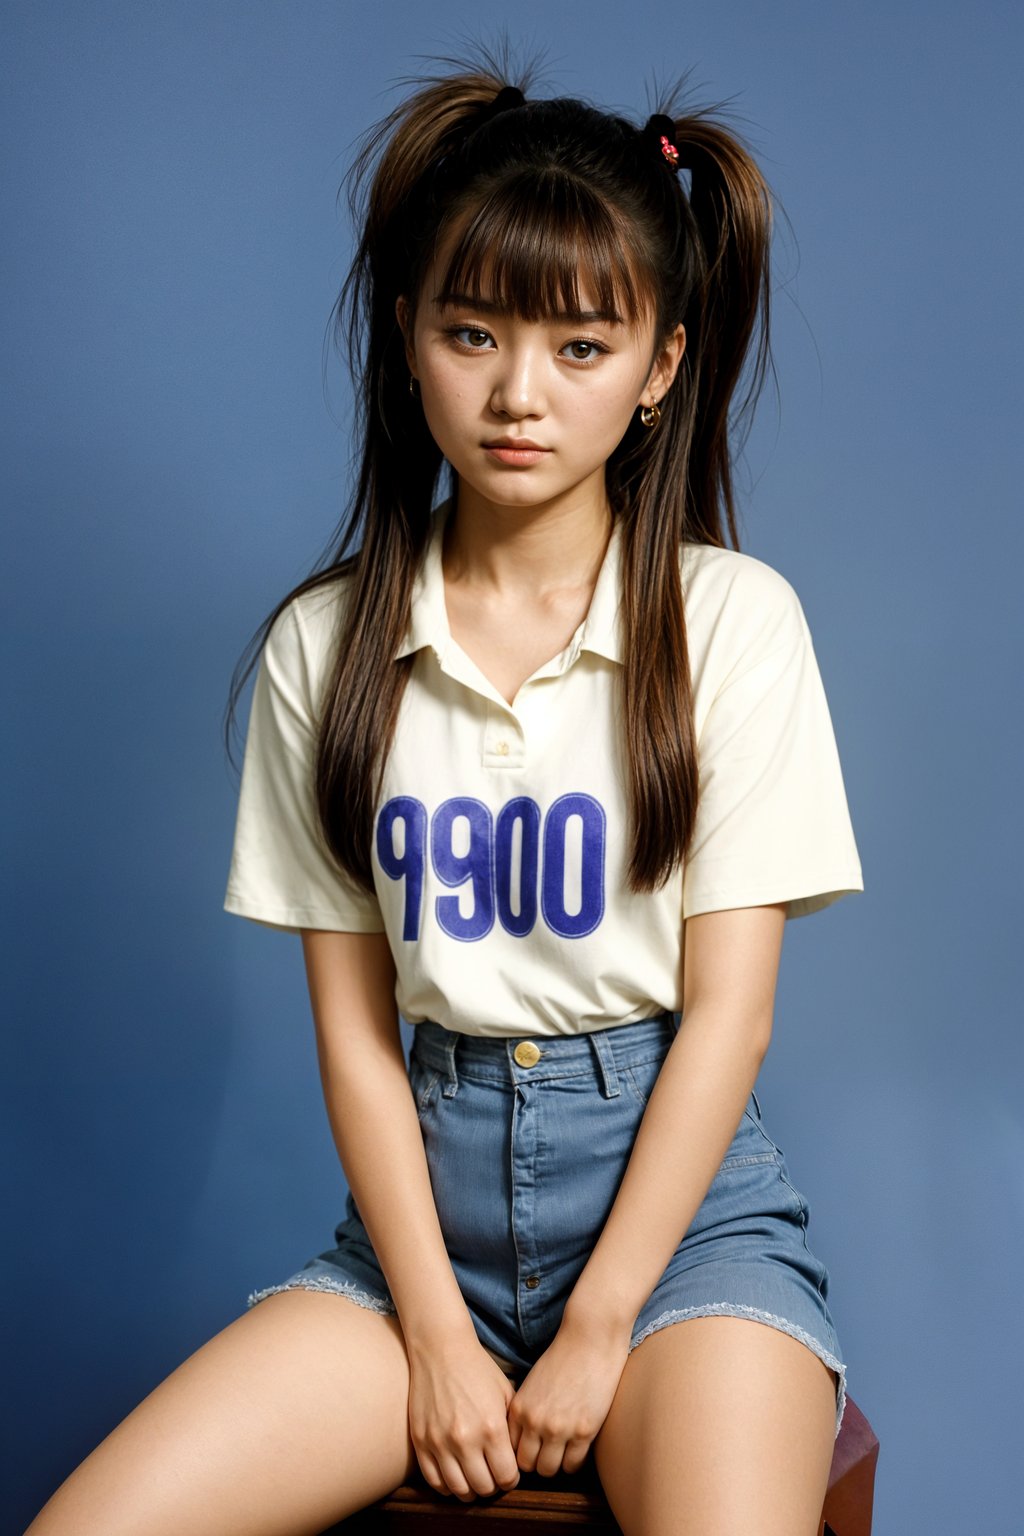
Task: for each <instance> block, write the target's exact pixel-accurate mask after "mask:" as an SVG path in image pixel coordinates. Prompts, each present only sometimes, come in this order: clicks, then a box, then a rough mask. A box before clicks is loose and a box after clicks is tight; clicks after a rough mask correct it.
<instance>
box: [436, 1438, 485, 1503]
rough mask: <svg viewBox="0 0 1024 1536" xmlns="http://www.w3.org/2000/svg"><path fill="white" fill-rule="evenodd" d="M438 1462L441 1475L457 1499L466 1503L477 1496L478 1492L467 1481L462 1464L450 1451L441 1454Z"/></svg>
mask: <svg viewBox="0 0 1024 1536" xmlns="http://www.w3.org/2000/svg"><path fill="white" fill-rule="evenodd" d="M437 1464H438V1466H439V1467H440V1468H441V1476H442V1477H443V1478H444V1480H445V1482H446V1483H447V1484H448V1487H449V1488H450V1489H451V1491H452V1493H454V1495H455V1497H456V1498H457V1499H461V1500H462V1502H463V1503H464V1504H465V1503H468V1502H469V1500H470V1499H475V1498H476V1494H475V1493H474V1492H473V1490H472V1488H470V1486H469V1484H468V1483H467V1481H466V1477H465V1474H464V1472H463V1470H462V1468H461V1466H460V1465H459V1463H458V1462H457V1461H456V1459H455V1457H454V1455H453V1454H452V1453H451V1452H450V1451H449V1452H447V1453H444V1454H442V1455H441V1456H439V1457H438V1459H437Z"/></svg>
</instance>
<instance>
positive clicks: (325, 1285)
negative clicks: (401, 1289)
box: [246, 1273, 398, 1316]
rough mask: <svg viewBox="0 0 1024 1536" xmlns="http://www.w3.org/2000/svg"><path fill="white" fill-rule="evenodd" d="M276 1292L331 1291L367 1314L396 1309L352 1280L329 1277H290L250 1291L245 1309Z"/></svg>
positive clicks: (391, 1311) (386, 1313)
mask: <svg viewBox="0 0 1024 1536" xmlns="http://www.w3.org/2000/svg"><path fill="white" fill-rule="evenodd" d="M278 1291H332V1292H333V1293H334V1294H335V1295H337V1296H347V1297H348V1298H349V1300H350V1301H354V1302H355V1303H356V1305H357V1306H360V1307H365V1308H366V1310H367V1311H368V1312H380V1313H382V1314H384V1315H385V1316H386V1315H388V1314H391V1313H396V1312H397V1310H398V1309H397V1308H396V1306H395V1304H394V1302H392V1301H387V1300H385V1298H384V1297H383V1296H373V1295H371V1293H370V1292H369V1291H364V1290H363V1289H362V1288H361V1287H360V1286H358V1285H357V1284H356V1283H355V1281H354V1280H332V1279H331V1278H330V1276H329V1275H305V1276H304V1275H302V1274H301V1273H300V1274H297V1275H292V1277H291V1279H289V1280H283V1281H282V1282H281V1284H280V1285H267V1286H264V1287H263V1289H262V1290H261V1291H252V1292H251V1293H250V1295H249V1300H248V1302H247V1303H246V1306H247V1307H254V1306H255V1305H256V1303H257V1302H258V1301H262V1300H263V1298H264V1296H273V1295H275V1294H276V1292H278Z"/></svg>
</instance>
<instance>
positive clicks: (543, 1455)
mask: <svg viewBox="0 0 1024 1536" xmlns="http://www.w3.org/2000/svg"><path fill="white" fill-rule="evenodd" d="M564 1454H565V1441H564V1440H562V1439H558V1440H545V1441H544V1443H543V1445H542V1446H541V1448H540V1455H539V1456H538V1457H537V1472H538V1474H539V1475H540V1476H541V1477H555V1476H556V1475H557V1474H558V1473H559V1472H561V1470H562V1457H563V1456H564Z"/></svg>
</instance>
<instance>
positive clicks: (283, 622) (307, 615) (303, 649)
mask: <svg viewBox="0 0 1024 1536" xmlns="http://www.w3.org/2000/svg"><path fill="white" fill-rule="evenodd" d="M352 582H353V578H352V576H351V575H350V574H338V575H335V576H332V577H331V579H330V580H328V581H325V582H323V583H321V584H320V585H318V586H316V587H311V588H309V589H307V590H306V591H303V592H299V593H298V594H297V595H296V596H294V597H292V598H291V599H289V601H288V602H287V603H285V605H284V607H283V608H282V609H281V611H280V613H279V614H278V615H277V616H276V618H275V619H274V622H273V624H271V626H270V628H269V630H268V631H267V637H266V641H265V644H264V651H263V654H264V662H265V666H266V667H267V669H268V670H269V671H270V672H271V673H272V674H274V676H275V680H276V679H280V680H282V681H285V680H287V681H290V682H292V683H293V684H295V685H296V686H300V687H301V688H302V689H303V690H304V691H305V692H306V693H307V696H308V698H309V700H310V701H312V700H313V699H315V698H316V697H317V696H318V694H319V688H320V684H321V681H322V679H323V676H324V674H325V673H326V671H327V669H328V667H329V665H330V662H331V660H332V659H333V656H334V652H335V647H336V643H337V635H338V631H339V626H340V624H341V622H342V619H343V616H344V613H345V611H346V608H347V604H348V601H349V597H350V595H351V591H352Z"/></svg>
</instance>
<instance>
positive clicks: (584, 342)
mask: <svg viewBox="0 0 1024 1536" xmlns="http://www.w3.org/2000/svg"><path fill="white" fill-rule="evenodd" d="M565 345H566V347H593V348H594V350H595V351H596V352H597V354H598V357H600V356H601V354H602V353H604V352H607V351H608V350H609V349H608V348H607V347H605V346H602V344H601V343H600V342H599V341H591V339H590V337H589V336H577V337H576V339H575V341H567V342H566V344H565ZM562 350H563V351H564V350H565V348H564V347H563V349H562ZM572 361H573V362H575V363H581V364H582V365H583V367H584V368H591V367H593V365H594V363H596V362H597V357H574V358H573V359H572Z"/></svg>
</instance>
